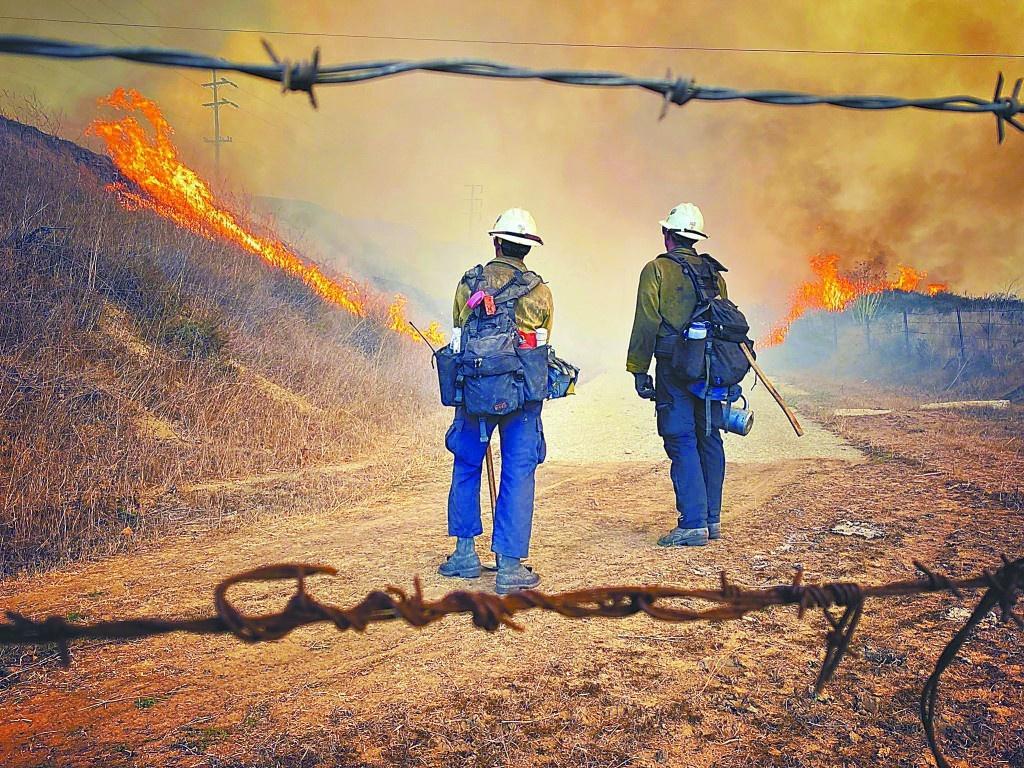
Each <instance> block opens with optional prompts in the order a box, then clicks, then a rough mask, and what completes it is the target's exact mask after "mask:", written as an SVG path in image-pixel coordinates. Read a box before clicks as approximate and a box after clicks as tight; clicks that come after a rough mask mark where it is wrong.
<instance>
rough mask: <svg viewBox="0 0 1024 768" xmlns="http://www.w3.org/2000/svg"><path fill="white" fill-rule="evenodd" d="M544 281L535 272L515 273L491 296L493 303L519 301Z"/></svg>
mask: <svg viewBox="0 0 1024 768" xmlns="http://www.w3.org/2000/svg"><path fill="white" fill-rule="evenodd" d="M543 282H544V280H543V279H542V278H541V276H540V275H538V274H537V273H536V272H531V271H526V272H519V271H517V272H516V273H515V274H514V275H512V278H511V279H510V280H509V281H508V282H507V283H505V284H504V285H503V286H501V288H499V289H498V290H496V291H495V292H494V294H493V296H494V300H495V301H503V302H504V301H519V299H521V298H523V296H525V295H526V294H528V293H529V292H530V291H532V290H533V289H534V288H536V287H537V286H538V285H540V284H541V283H543Z"/></svg>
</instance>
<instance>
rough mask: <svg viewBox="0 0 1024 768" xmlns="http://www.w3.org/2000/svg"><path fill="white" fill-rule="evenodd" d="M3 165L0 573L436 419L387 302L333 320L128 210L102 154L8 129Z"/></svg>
mask: <svg viewBox="0 0 1024 768" xmlns="http://www.w3.org/2000/svg"><path fill="white" fill-rule="evenodd" d="M0 166H2V167H3V168H4V184H3V185H2V187H0V243H2V245H0V256H2V258H3V259H4V262H5V272H6V275H5V277H6V279H5V280H4V281H3V282H2V285H0V342H2V348H0V403H2V404H3V417H4V421H3V430H2V435H0V440H2V441H3V445H2V451H0V480H2V488H3V491H4V493H3V498H2V502H0V573H5V572H10V571H12V570H15V569H17V568H20V567H23V566H25V565H30V564H35V565H38V564H43V563H52V562H55V561H59V560H62V559H65V558H68V557H74V556H79V555H82V554H86V553H89V552H92V551H96V550H97V549H98V550H110V549H121V548H124V547H126V546H130V545H131V543H132V542H133V541H135V540H137V539H138V538H139V536H140V534H143V533H145V532H147V531H159V530H165V529H166V528H168V527H169V526H170V527H173V526H177V525H179V524H180V523H181V518H180V516H167V515H162V514H161V509H162V505H161V504H159V503H158V500H159V498H160V496H161V494H162V493H164V492H165V491H166V490H167V489H174V488H180V487H184V486H188V485H190V484H195V483H197V482H199V481H202V480H206V479H211V478H240V477H247V476H252V475H259V474H262V473H267V472H270V471H273V470H293V469H297V468H302V467H308V466H315V465H319V464H338V463H344V462H346V461H350V460H352V459H353V458H354V457H357V456H362V455H366V454H368V453H373V452H376V451H377V450H378V449H379V448H381V447H382V446H383V445H385V444H387V443H388V442H389V441H390V440H392V439H393V437H394V436H395V435H396V434H398V433H403V432H405V433H408V432H409V431H410V430H414V429H415V426H414V425H415V423H416V420H417V419H418V418H419V417H420V416H422V415H424V414H425V413H426V409H427V407H428V405H429V402H430V401H429V399H428V398H427V397H426V396H425V393H426V387H427V386H429V385H428V382H427V379H428V378H429V366H428V365H427V362H426V358H425V357H424V360H423V366H422V368H420V367H419V366H417V365H416V364H412V365H410V352H411V349H412V347H410V345H411V344H413V342H412V341H410V340H408V338H407V337H405V336H400V335H397V334H394V333H391V332H389V331H388V330H387V326H388V322H389V316H388V313H387V305H386V303H385V304H381V303H380V302H379V301H372V302H368V303H367V305H366V307H365V311H363V312H362V313H356V314H349V313H346V312H339V311H338V310H337V309H336V308H334V307H332V306H330V305H329V304H328V303H326V302H324V301H322V300H321V299H320V298H318V297H317V296H314V295H312V294H311V292H310V290H309V281H308V280H306V279H305V278H304V277H303V276H302V275H295V274H294V273H290V274H275V273H273V272H268V271H267V269H266V267H265V266H264V265H263V264H261V263H260V262H258V261H256V260H254V259H252V258H251V257H249V255H248V254H247V253H246V251H245V250H244V249H243V247H242V246H241V245H239V244H235V243H230V242H225V241H224V240H223V239H222V238H211V237H208V236H197V235H195V234H193V233H191V232H189V231H185V230H183V229H182V228H181V227H180V226H178V225H177V223H176V222H172V221H169V220H166V219H164V218H161V217H158V216H156V215H154V214H153V213H152V212H148V211H129V210H125V209H124V208H122V207H121V206H119V205H118V204H117V202H116V200H115V198H114V197H113V196H112V195H111V194H110V193H109V191H107V189H106V187H107V186H108V185H110V184H121V185H130V182H129V181H127V180H125V179H124V178H123V177H120V176H119V175H118V173H117V171H116V170H115V169H114V168H113V167H112V166H111V165H110V163H109V162H108V161H105V160H104V159H103V158H100V157H98V156H95V155H91V154H90V153H87V152H85V151H84V150H81V149H80V148H79V147H76V146H75V145H73V144H70V143H68V142H61V141H59V140H57V139H53V138H52V137H48V136H46V135H44V134H41V133H39V132H38V131H35V130H34V129H31V128H28V127H26V126H23V125H20V124H18V123H14V122H11V121H5V120H2V119H0ZM124 188H129V187H128V186H125V187H124ZM41 227H46V228H48V229H40V228H41ZM320 274H322V273H320ZM324 279H326V280H332V279H333V278H329V277H327V276H326V275H325V276H324ZM342 282H343V281H341V280H339V281H337V282H336V284H338V285H341V284H342ZM360 290H361V291H362V292H363V294H364V295H369V292H368V291H366V289H365V288H361V289H360ZM321 295H323V294H321ZM390 319H393V318H390ZM416 351H419V350H418V349H417V350H416ZM394 460H396V461H397V460H398V459H394ZM192 511H193V513H194V514H196V515H199V516H202V515H203V513H204V511H203V510H202V509H194V510H192Z"/></svg>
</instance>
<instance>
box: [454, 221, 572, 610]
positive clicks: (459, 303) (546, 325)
mask: <svg viewBox="0 0 1024 768" xmlns="http://www.w3.org/2000/svg"><path fill="white" fill-rule="evenodd" d="M488 234H489V235H490V237H491V238H492V240H491V242H492V245H493V247H494V258H493V259H491V261H489V262H488V263H487V264H485V265H484V266H483V273H482V275H478V276H477V278H476V283H477V284H476V287H477V288H479V287H480V286H483V288H484V291H485V292H486V293H488V294H493V295H495V297H496V298H500V295H501V294H500V291H501V290H502V288H503V287H506V286H508V285H510V284H511V283H510V281H512V280H513V279H514V278H516V277H517V275H520V276H521V275H526V276H528V277H530V278H532V280H531V283H527V286H529V285H530V284H533V283H535V284H534V285H533V287H532V288H529V289H528V292H526V293H525V294H524V295H521V296H520V297H518V298H517V299H516V300H515V307H514V312H513V314H514V322H515V326H516V327H517V328H518V331H519V336H520V337H521V340H520V339H517V340H516V341H517V343H518V344H520V346H524V345H525V346H526V347H535V346H537V338H538V332H539V335H540V337H541V339H542V341H546V339H547V338H550V333H551V324H552V318H553V316H554V304H553V302H552V297H551V290H550V289H549V288H548V286H547V285H545V284H544V283H543V282H542V281H541V280H540V278H539V276H537V275H536V274H535V273H532V272H530V271H529V270H528V269H527V266H526V263H525V261H524V259H525V258H526V256H527V255H528V254H529V253H530V250H531V249H532V248H534V247H536V246H541V245H543V244H544V243H543V241H542V240H541V238H540V237H539V236H538V234H537V224H536V222H535V221H534V219H533V216H532V215H530V212H529V211H526V210H523V209H522V208H512V209H510V210H507V211H505V212H504V213H502V214H501V215H500V216H499V217H498V219H497V221H496V222H495V223H494V227H493V228H492V229H491V230H490V232H488ZM473 274H474V271H473V270H471V271H470V272H467V273H466V276H465V277H464V278H463V279H462V280H461V281H460V282H459V286H458V288H457V289H456V291H455V305H454V309H453V313H452V314H453V321H454V327H455V328H456V329H462V343H463V344H465V343H467V342H468V339H467V338H466V334H468V333H469V331H470V328H471V324H467V321H468V320H469V319H470V316H471V314H472V313H473V311H474V310H473V308H474V307H475V306H476V304H475V303H474V298H475V294H476V291H474V290H471V287H470V282H471V281H470V279H469V278H470V276H471V275H473ZM524 290H525V289H524ZM520 292H522V291H520ZM488 298H491V296H488ZM541 405H542V403H541V402H534V401H527V402H525V403H524V404H523V407H522V408H519V409H518V410H515V411H513V412H511V413H507V414H503V415H500V416H486V417H480V418H478V417H476V416H468V415H467V413H466V408H464V407H458V408H456V411H455V420H454V422H453V423H452V425H451V427H450V428H449V429H448V434H447V435H446V437H445V445H446V447H447V448H448V450H449V451H451V453H452V454H453V455H454V466H453V469H452V484H451V490H450V491H449V494H448V535H449V536H454V537H455V539H456V544H455V552H454V553H453V554H452V555H451V556H449V557H448V558H447V560H446V561H445V562H444V563H442V564H441V566H440V567H439V568H438V572H439V573H440V574H441V575H442V576H449V577H459V578H476V577H477V576H479V575H480V572H481V563H480V557H479V556H478V555H477V553H476V549H475V545H474V538H475V537H476V536H479V535H480V534H481V533H483V526H482V524H481V518H480V481H481V474H482V471H483V462H484V457H485V453H486V450H487V446H488V440H489V439H490V436H491V435H492V434H493V432H494V430H495V429H497V430H498V432H499V433H500V435H501V478H500V486H499V491H498V498H497V502H496V504H495V510H494V533H493V536H492V539H491V550H492V551H493V552H494V553H495V554H496V558H497V563H498V573H497V578H496V591H497V592H498V593H499V594H507V593H508V592H512V591H515V590H519V589H528V588H531V587H535V586H537V584H539V583H540V577H539V576H538V575H537V574H536V573H534V572H533V571H532V570H531V569H530V568H529V567H527V566H525V565H523V563H522V560H523V559H524V558H526V556H527V554H528V552H529V547H530V533H531V528H532V525H533V499H534V474H535V471H536V469H537V465H538V464H540V463H541V462H543V461H544V457H545V454H546V450H547V449H546V445H545V442H544V429H543V425H542V423H541Z"/></svg>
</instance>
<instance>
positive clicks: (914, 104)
mask: <svg viewBox="0 0 1024 768" xmlns="http://www.w3.org/2000/svg"><path fill="white" fill-rule="evenodd" d="M263 47H264V48H265V49H266V51H267V54H268V55H269V56H270V59H271V62H272V63H270V64H245V63H240V62H234V61H229V60H227V59H223V58H220V57H217V56H207V55H204V54H198V53H194V52H192V51H185V50H176V49H170V48H152V47H146V46H140V47H114V46H102V45H92V44H83V43H74V42H70V41H66V40H50V39H46V38H39V37H29V36H24V35H0V53H10V54H17V55H25V56H46V57H50V58H61V59H97V58H116V59H124V60H127V61H134V62H138V63H142V64H155V65H159V66H168V67H183V68H189V69H220V70H228V71H232V72H238V73H241V74H246V75H251V76H252V77H259V78H262V79H264V80H272V81H276V82H279V83H281V90H282V92H284V91H302V92H304V93H306V94H307V95H308V96H309V99H310V103H311V104H312V105H313V106H314V107H316V105H317V102H316V96H315V95H314V93H313V88H314V86H317V85H339V84H345V83H359V82H366V81H369V80H376V79H379V78H383V77H393V76H395V75H400V74H405V73H409V72H435V73H444V74H452V75H465V76H470V77H488V78H499V79H511V80H543V81H547V82H552V83H560V84H563V85H579V86H594V87H602V88H639V89H642V90H645V91H649V92H652V93H656V94H658V95H660V96H661V97H662V100H663V106H662V110H661V117H664V116H665V114H666V112H667V110H668V107H669V105H670V104H675V105H676V106H683V105H684V104H687V103H689V102H691V101H747V102H753V103H757V104H774V105H778V106H810V105H830V106H835V107H842V108H845V109H856V110H889V109H924V110H931V111H940V112H966V113H983V114H991V115H993V116H994V117H995V120H996V132H997V136H998V139H999V142H1000V143H1002V142H1003V139H1004V138H1005V130H1006V129H1005V126H1006V124H1007V123H1008V124H1009V125H1011V126H1012V127H1013V128H1015V129H1017V130H1018V131H1022V132H1024V123H1022V122H1020V121H1018V120H1017V116H1018V115H1019V114H1020V113H1021V112H1024V105H1022V104H1021V102H1020V94H1021V86H1022V83H1024V80H1021V79H1018V80H1017V81H1016V83H1015V84H1014V87H1013V90H1012V91H1011V92H1010V93H1009V94H1004V93H1003V83H1004V80H1003V74H1002V73H1001V72H1000V73H999V76H998V78H997V80H996V87H995V92H994V94H993V96H992V98H991V99H985V98H980V97H977V96H964V95H959V96H939V97H931V98H899V97H893V96H819V95H815V94H809V93H800V92H796V91H782V90H754V91H742V90H736V89H733V88H722V87H717V86H705V85H698V84H697V83H696V81H695V80H693V79H690V78H682V77H675V78H674V77H672V73H671V71H669V72H668V73H667V75H666V77H664V78H646V77H633V76H630V75H624V74H621V73H617V72H601V71H594V70H571V69H528V68H525V67H517V66H511V65H508V64H501V63H498V62H493V61H487V60H483V59H447V58H445V59H426V60H422V61H405V60H399V59H388V60H383V61H372V62H355V63H347V64H337V65H329V66H328V65H322V64H321V63H320V49H319V47H317V48H314V49H313V52H312V55H311V56H310V58H309V60H308V61H299V62H293V61H290V60H288V59H283V58H281V57H279V56H278V55H277V54H276V53H275V51H274V49H273V48H272V47H271V46H270V43H268V42H267V41H266V40H263Z"/></svg>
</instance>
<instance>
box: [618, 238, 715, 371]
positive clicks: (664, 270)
mask: <svg viewBox="0 0 1024 768" xmlns="http://www.w3.org/2000/svg"><path fill="white" fill-rule="evenodd" d="M673 253H674V254H676V255H679V256H682V257H683V258H685V259H686V260H687V261H688V262H690V263H691V264H693V266H695V267H696V266H698V265H699V264H700V257H699V256H698V255H697V252H696V251H695V250H693V249H692V248H677V249H675V250H674V251H673ZM718 290H719V292H720V293H721V294H722V296H723V297H726V298H727V294H726V288H725V280H724V279H723V278H722V276H721V275H719V276H718ZM696 306H697V293H696V292H695V291H694V290H693V283H692V282H691V281H690V278H688V277H687V276H686V274H685V273H684V272H683V269H682V267H680V266H679V265H678V264H677V263H676V262H674V261H672V260H671V259H667V258H660V257H659V258H657V259H654V260H652V261H649V262H647V264H646V265H645V266H644V268H643V270H642V271H641V272H640V284H639V285H638V286H637V289H636V313H635V314H634V316H633V333H632V334H631V335H630V337H629V352H628V353H627V355H626V370H627V371H629V372H630V373H646V372H647V369H648V368H650V366H651V358H652V357H653V356H654V346H655V343H656V342H657V340H658V337H659V336H671V335H674V334H676V333H678V332H679V331H681V330H682V329H683V328H684V327H685V326H686V325H687V323H689V321H690V316H691V315H692V314H693V310H694V309H695V308H696Z"/></svg>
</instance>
